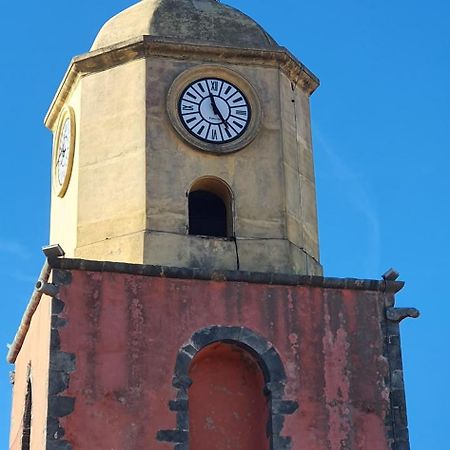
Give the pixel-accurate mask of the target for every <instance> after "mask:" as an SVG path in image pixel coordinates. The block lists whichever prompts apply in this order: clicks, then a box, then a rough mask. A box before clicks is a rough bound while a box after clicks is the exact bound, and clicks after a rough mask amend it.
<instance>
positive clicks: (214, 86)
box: [211, 80, 219, 92]
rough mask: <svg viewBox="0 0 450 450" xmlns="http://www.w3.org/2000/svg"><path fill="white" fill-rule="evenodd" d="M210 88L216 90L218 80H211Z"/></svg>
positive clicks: (217, 88)
mask: <svg viewBox="0 0 450 450" xmlns="http://www.w3.org/2000/svg"><path fill="white" fill-rule="evenodd" d="M211 90H213V91H216V92H217V91H218V90H219V82H218V81H217V80H214V81H211Z"/></svg>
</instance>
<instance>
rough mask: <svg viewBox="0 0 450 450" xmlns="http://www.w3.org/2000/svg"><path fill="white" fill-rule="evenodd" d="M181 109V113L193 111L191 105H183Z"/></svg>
mask: <svg viewBox="0 0 450 450" xmlns="http://www.w3.org/2000/svg"><path fill="white" fill-rule="evenodd" d="M181 109H182V110H183V111H194V107H193V106H192V105H183V107H182V108H181Z"/></svg>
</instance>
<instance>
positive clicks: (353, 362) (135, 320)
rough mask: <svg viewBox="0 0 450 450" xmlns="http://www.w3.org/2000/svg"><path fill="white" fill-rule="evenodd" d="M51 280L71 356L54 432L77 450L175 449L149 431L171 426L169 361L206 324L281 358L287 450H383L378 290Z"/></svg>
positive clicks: (385, 407)
mask: <svg viewBox="0 0 450 450" xmlns="http://www.w3.org/2000/svg"><path fill="white" fill-rule="evenodd" d="M62 273H63V274H64V272H62ZM59 278H60V279H64V280H66V283H68V284H65V285H64V286H62V287H61V289H60V295H61V298H62V299H64V304H65V307H64V310H63V311H62V313H61V318H63V319H66V320H67V324H66V325H65V326H64V327H63V328H60V330H59V334H60V340H61V351H63V352H67V353H73V354H74V355H75V358H76V370H75V371H74V372H73V373H72V374H71V376H70V385H69V388H68V390H67V391H66V392H65V394H64V395H66V396H68V397H74V398H75V408H74V411H73V412H72V413H71V414H69V415H67V416H66V417H63V418H61V419H60V424H61V426H62V427H63V428H64V429H65V439H66V440H67V441H69V442H70V443H71V444H72V446H73V448H75V449H77V450H84V449H86V450H88V449H91V448H97V449H99V450H103V449H104V450H106V449H108V450H109V449H110V448H114V449H115V450H125V449H129V448H133V450H140V449H147V448H149V447H151V448H153V449H155V450H158V449H161V450H167V449H169V448H173V447H171V446H170V445H169V444H168V443H164V442H159V441H157V440H156V434H157V432H158V431H160V430H167V429H169V430H170V429H174V428H176V423H175V414H174V413H173V412H171V411H169V408H168V403H169V401H170V400H173V399H174V396H175V395H176V390H175V389H174V388H173V387H172V384H171V383H172V375H173V372H174V364H175V361H176V358H177V352H178V351H179V349H180V348H181V347H182V346H183V344H185V343H186V342H187V341H189V339H190V337H191V336H192V335H193V334H194V333H195V332H196V331H198V330H200V329H203V328H205V327H208V326H211V325H224V326H225V325H226V326H244V327H247V328H249V329H251V330H253V331H254V332H255V333H257V334H259V335H260V336H262V337H264V338H265V339H267V340H268V341H270V342H271V343H272V344H273V345H274V347H275V348H276V350H277V351H278V353H279V354H280V356H281V359H282V362H283V364H284V366H285V370H286V375H287V384H286V389H285V398H286V399H288V400H293V401H297V402H298V404H299V409H298V410H297V411H296V412H295V413H294V414H292V415H290V416H288V417H286V420H285V426H284V428H283V432H282V434H283V435H285V436H290V437H291V438H292V449H293V450H324V449H330V450H344V449H348V450H350V449H351V450H363V449H364V450H387V449H388V448H389V445H388V437H387V428H386V427H385V421H387V419H388V412H389V390H388V386H387V384H386V379H387V377H388V374H389V370H388V363H387V360H386V358H385V357H384V356H383V355H384V334H383V324H384V323H385V319H384V307H385V304H384V297H383V294H382V293H379V292H375V291H363V290H350V289H342V290H337V289H323V288H314V287H311V286H291V287H289V286H281V285H273V286H271V285H267V284H249V283H242V282H230V281H228V282H223V281H200V280H181V279H166V278H159V277H144V276H139V275H127V274H119V273H106V272H104V273H101V272H81V271H76V270H74V271H72V272H71V276H70V277H68V276H67V275H64V276H59Z"/></svg>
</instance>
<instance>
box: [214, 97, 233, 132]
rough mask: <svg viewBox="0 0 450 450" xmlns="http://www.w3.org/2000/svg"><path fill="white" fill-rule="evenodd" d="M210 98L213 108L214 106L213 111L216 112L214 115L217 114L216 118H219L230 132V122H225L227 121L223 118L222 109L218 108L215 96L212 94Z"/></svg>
mask: <svg viewBox="0 0 450 450" xmlns="http://www.w3.org/2000/svg"><path fill="white" fill-rule="evenodd" d="M209 97H210V99H211V106H212V109H213V111H214V114H215V115H216V116H219V118H220V120H221V121H222V123H223V124H224V125H225V128H226V129H227V130H228V122H226V121H225V119H224V118H223V116H222V113H221V112H220V109H219V108H218V107H217V105H216V101H215V100H214V96H213V95H212V94H211V93H210V94H209Z"/></svg>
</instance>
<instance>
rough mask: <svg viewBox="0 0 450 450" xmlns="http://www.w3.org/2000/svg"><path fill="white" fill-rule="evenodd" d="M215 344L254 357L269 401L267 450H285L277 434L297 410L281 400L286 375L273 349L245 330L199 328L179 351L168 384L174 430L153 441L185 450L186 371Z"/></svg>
mask: <svg viewBox="0 0 450 450" xmlns="http://www.w3.org/2000/svg"><path fill="white" fill-rule="evenodd" d="M217 342H224V343H231V344H234V345H237V346H239V347H242V348H243V349H245V350H246V351H248V352H249V353H251V354H252V355H253V356H254V358H255V359H256V361H257V362H258V364H259V366H260V368H261V370H262V373H263V375H264V381H265V388H264V389H265V393H266V395H267V396H268V398H269V423H268V426H267V430H268V433H269V436H270V449H271V450H289V449H290V448H291V438H290V437H286V436H281V431H282V428H283V425H284V419H285V416H286V415H289V414H293V413H294V412H295V411H296V410H297V409H298V403H297V402H295V401H290V400H286V399H285V398H284V390H285V385H286V373H285V370H284V366H283V363H282V361H281V358H280V356H279V354H278V352H277V351H276V349H275V348H274V347H273V345H272V344H271V343H270V342H268V341H267V340H266V339H264V338H263V337H261V336H259V335H258V334H256V333H255V332H253V331H252V330H250V329H248V328H245V327H226V326H211V327H207V328H203V329H201V330H199V331H197V332H196V333H194V334H193V335H192V337H191V339H190V340H189V341H188V342H187V343H186V344H185V345H183V346H182V347H181V349H180V350H179V351H178V355H177V359H176V364H175V373H174V375H173V380H172V385H173V386H174V387H175V388H176V390H177V395H176V398H175V399H174V400H171V401H170V402H169V409H170V410H171V411H173V412H174V413H176V415H177V428H176V429H174V430H160V431H159V432H158V433H157V439H158V440H159V441H162V442H170V443H172V444H173V446H174V450H189V387H190V386H191V384H192V380H191V379H190V378H189V367H190V365H191V362H192V359H193V358H194V357H195V356H196V355H197V353H199V352H200V351H201V350H202V349H204V348H205V347H207V346H209V345H211V344H214V343H217ZM192 450H195V449H192Z"/></svg>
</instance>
